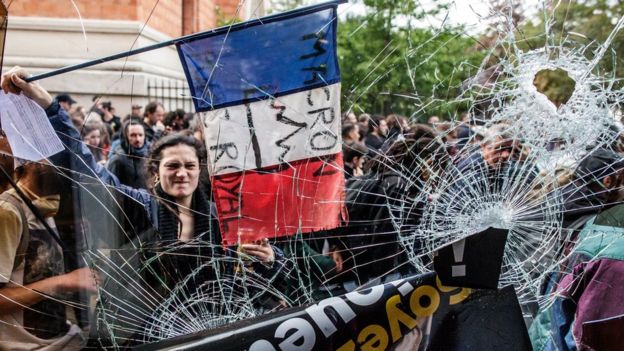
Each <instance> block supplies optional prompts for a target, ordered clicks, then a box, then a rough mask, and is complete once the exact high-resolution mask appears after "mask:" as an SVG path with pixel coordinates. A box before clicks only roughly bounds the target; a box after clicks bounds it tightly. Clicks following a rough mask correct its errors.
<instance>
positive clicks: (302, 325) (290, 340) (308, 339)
mask: <svg viewBox="0 0 624 351" xmlns="http://www.w3.org/2000/svg"><path fill="white" fill-rule="evenodd" d="M293 330H294V332H292V333H291V334H290V335H289V336H288V337H286V334H287V333H288V332H290V331H293ZM275 337H276V338H280V339H282V338H285V339H284V341H282V342H280V343H279V347H280V349H281V350H282V351H310V350H312V348H313V347H314V344H315V343H316V333H315V332H314V327H313V326H312V324H310V323H309V322H308V321H306V320H305V319H303V318H291V319H289V320H287V321H285V322H283V323H282V324H280V325H279V327H277V329H276V330H275ZM301 339H303V340H301Z"/></svg>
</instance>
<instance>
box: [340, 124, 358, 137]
mask: <svg viewBox="0 0 624 351" xmlns="http://www.w3.org/2000/svg"><path fill="white" fill-rule="evenodd" d="M354 129H355V124H351V123H345V124H343V125H342V137H343V138H346V137H347V136H348V135H349V134H350V133H351V132H352V131H353V130H354Z"/></svg>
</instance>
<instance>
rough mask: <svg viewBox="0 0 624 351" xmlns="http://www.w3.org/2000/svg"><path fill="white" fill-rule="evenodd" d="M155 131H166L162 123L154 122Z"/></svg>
mask: <svg viewBox="0 0 624 351" xmlns="http://www.w3.org/2000/svg"><path fill="white" fill-rule="evenodd" d="M156 129H158V130H160V131H162V132H164V131H165V129H166V127H165V125H164V124H163V122H161V121H158V122H156Z"/></svg>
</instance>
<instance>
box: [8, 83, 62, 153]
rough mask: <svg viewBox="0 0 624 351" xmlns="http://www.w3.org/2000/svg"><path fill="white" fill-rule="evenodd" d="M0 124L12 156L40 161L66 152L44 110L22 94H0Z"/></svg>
mask: <svg viewBox="0 0 624 351" xmlns="http://www.w3.org/2000/svg"><path fill="white" fill-rule="evenodd" d="M0 123H1V124H2V129H3V130H4V132H5V133H6V136H7V139H8V140H9V145H11V150H12V151H13V156H15V157H19V158H21V159H24V160H29V161H39V160H41V159H44V158H48V157H50V156H52V155H54V154H56V153H58V152H61V151H63V150H64V149H65V147H64V146H63V143H62V142H61V140H60V139H59V137H58V136H57V135H56V133H55V132H54V128H52V125H51V124H50V121H49V120H48V117H47V116H46V114H45V111H44V110H43V109H42V108H41V106H39V105H37V104H36V103H35V102H34V101H32V100H31V99H29V98H27V97H26V96H24V95H15V94H8V95H7V94H5V93H4V92H2V91H0Z"/></svg>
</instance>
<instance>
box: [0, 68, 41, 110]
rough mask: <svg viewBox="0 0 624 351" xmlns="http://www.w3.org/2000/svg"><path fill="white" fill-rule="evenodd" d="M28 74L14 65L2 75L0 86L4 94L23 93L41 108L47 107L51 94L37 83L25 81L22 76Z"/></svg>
mask: <svg viewBox="0 0 624 351" xmlns="http://www.w3.org/2000/svg"><path fill="white" fill-rule="evenodd" d="M28 76H29V74H28V72H27V71H26V70H25V69H23V68H21V67H19V66H15V67H13V68H11V69H10V70H9V71H8V72H6V73H5V74H3V75H2V80H1V81H0V87H2V90H3V91H4V93H5V94H9V93H12V94H17V95H19V94H20V93H24V95H25V96H27V97H28V98H30V99H32V100H33V101H34V102H36V103H37V105H39V106H41V107H42V108H43V109H46V108H48V107H49V106H50V105H51V104H52V96H50V94H49V93H48V92H47V91H46V90H45V89H43V88H42V87H41V86H40V85H39V84H38V83H35V82H33V83H26V81H25V80H24V79H23V78H26V77H28Z"/></svg>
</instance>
